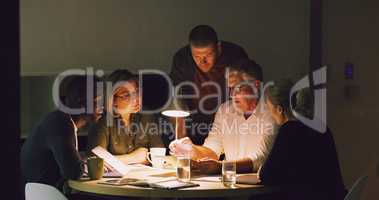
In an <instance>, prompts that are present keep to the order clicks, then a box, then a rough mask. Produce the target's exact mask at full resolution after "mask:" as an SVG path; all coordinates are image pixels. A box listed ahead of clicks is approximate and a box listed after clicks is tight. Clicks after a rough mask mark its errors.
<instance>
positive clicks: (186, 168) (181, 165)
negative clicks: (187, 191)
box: [176, 156, 191, 182]
mask: <svg viewBox="0 0 379 200" xmlns="http://www.w3.org/2000/svg"><path fill="white" fill-rule="evenodd" d="M176 177H177V178H178V180H179V181H182V182H189V181H190V180H191V158H190V157H189V156H179V157H177V167H176Z"/></svg>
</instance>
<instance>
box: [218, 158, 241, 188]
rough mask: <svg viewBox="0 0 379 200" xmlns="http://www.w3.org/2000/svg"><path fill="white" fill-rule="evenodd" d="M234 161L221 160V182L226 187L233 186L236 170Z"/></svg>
mask: <svg viewBox="0 0 379 200" xmlns="http://www.w3.org/2000/svg"><path fill="white" fill-rule="evenodd" d="M236 171H237V170H236V162H235V161H227V160H224V161H222V183H223V184H224V186H226V187H235V185H236V179H237V176H236V174H237V172H236Z"/></svg>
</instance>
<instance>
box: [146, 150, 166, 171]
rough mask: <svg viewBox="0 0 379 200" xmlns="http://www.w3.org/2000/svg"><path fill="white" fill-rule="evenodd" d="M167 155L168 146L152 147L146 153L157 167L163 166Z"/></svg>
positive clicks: (148, 158)
mask: <svg viewBox="0 0 379 200" xmlns="http://www.w3.org/2000/svg"><path fill="white" fill-rule="evenodd" d="M165 156H166V148H158V147H154V148H150V150H149V152H148V153H147V154H146V158H147V160H148V161H149V162H150V163H151V164H152V165H153V167H156V168H163V167H164V162H165V159H164V158H165ZM150 157H151V158H150Z"/></svg>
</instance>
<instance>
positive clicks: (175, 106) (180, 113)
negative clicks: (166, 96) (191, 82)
mask: <svg viewBox="0 0 379 200" xmlns="http://www.w3.org/2000/svg"><path fill="white" fill-rule="evenodd" d="M162 115H165V116H167V117H188V116H189V115H190V112H189V111H188V107H187V106H186V105H185V104H184V103H183V101H182V100H178V99H174V98H173V99H172V101H171V103H170V104H169V106H168V107H167V108H165V109H163V111H162Z"/></svg>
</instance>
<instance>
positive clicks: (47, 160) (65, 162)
mask: <svg viewBox="0 0 379 200" xmlns="http://www.w3.org/2000/svg"><path fill="white" fill-rule="evenodd" d="M75 141H76V140H75V132H74V125H73V123H72V121H71V118H70V116H69V115H68V114H66V113H63V112H62V111H59V110H56V111H53V112H51V113H49V114H48V115H47V116H46V117H45V118H44V119H43V120H42V121H41V122H40V123H39V124H38V125H37V126H36V127H35V128H34V129H33V130H32V131H31V133H29V135H28V138H27V140H26V141H25V143H24V145H23V146H22V149H21V171H22V174H23V177H24V179H25V181H26V182H38V183H44V184H49V185H52V186H55V187H58V188H61V186H62V183H63V181H64V180H65V179H78V178H79V177H80V176H81V175H82V172H83V164H82V161H81V158H80V155H79V152H78V151H77V150H76V142H75Z"/></svg>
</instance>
